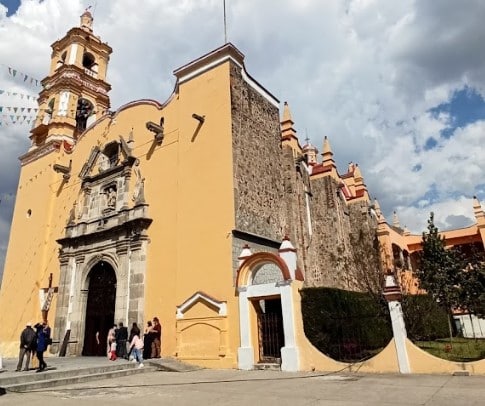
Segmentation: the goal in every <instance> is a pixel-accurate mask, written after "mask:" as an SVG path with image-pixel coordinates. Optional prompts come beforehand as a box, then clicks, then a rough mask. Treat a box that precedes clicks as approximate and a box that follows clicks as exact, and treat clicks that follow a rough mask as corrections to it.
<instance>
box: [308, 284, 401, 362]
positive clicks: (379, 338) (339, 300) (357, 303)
mask: <svg viewBox="0 0 485 406" xmlns="http://www.w3.org/2000/svg"><path fill="white" fill-rule="evenodd" d="M300 293H301V296H302V317H303V325H304V329H305V335H306V336H307V338H308V339H309V340H310V342H311V343H312V344H313V345H314V346H315V347H316V348H318V349H319V350H320V351H321V352H323V353H325V354H327V355H329V356H330V357H332V358H334V359H336V360H340V361H356V360H361V359H365V358H368V357H371V356H372V355H374V354H375V353H377V352H378V351H379V350H380V349H382V348H383V347H385V346H386V345H387V344H388V343H389V341H390V339H391V338H392V328H391V320H390V316H389V311H388V308H387V303H385V301H384V300H383V299H382V300H381V299H377V300H376V298H375V297H374V296H372V295H371V294H368V293H361V292H350V291H344V290H340V289H333V288H307V289H303V290H302V291H301V292H300Z"/></svg>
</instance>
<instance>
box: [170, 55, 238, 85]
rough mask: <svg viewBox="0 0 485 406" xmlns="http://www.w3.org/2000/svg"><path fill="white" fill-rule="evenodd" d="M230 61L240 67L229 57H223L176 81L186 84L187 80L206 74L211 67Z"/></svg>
mask: <svg viewBox="0 0 485 406" xmlns="http://www.w3.org/2000/svg"><path fill="white" fill-rule="evenodd" d="M229 60H232V61H233V62H234V63H235V64H236V65H238V66H240V67H241V65H240V64H239V63H238V62H237V61H236V60H235V59H234V58H233V57H231V56H230V55H225V56H223V57H221V58H219V59H216V60H215V61H213V62H211V63H208V64H207V65H204V66H201V67H200V68H199V69H195V70H194V71H192V72H190V73H187V74H186V75H184V76H181V77H180V78H179V80H178V82H179V84H182V83H184V82H187V81H188V80H190V79H192V78H193V77H195V76H197V75H200V74H201V73H204V72H207V71H208V70H210V69H212V68H213V67H215V66H217V65H220V64H221V63H223V62H225V61H229Z"/></svg>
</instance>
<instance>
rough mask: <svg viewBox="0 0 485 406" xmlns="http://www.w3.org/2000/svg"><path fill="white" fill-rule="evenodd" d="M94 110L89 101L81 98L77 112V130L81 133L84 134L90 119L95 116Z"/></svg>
mask: <svg viewBox="0 0 485 406" xmlns="http://www.w3.org/2000/svg"><path fill="white" fill-rule="evenodd" d="M93 110H94V106H93V104H92V103H91V102H90V101H89V100H87V99H83V98H79V100H78V101H77V110H76V129H77V130H78V131H79V132H82V131H84V130H85V129H86V123H87V121H88V117H89V116H90V115H91V114H93Z"/></svg>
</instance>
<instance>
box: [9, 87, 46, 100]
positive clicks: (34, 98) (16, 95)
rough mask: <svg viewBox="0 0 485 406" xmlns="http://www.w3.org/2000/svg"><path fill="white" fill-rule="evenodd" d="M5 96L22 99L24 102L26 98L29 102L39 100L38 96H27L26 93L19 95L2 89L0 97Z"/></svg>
mask: <svg viewBox="0 0 485 406" xmlns="http://www.w3.org/2000/svg"><path fill="white" fill-rule="evenodd" d="M2 94H5V95H7V96H11V97H20V98H21V99H22V100H23V99H24V98H25V99H27V100H34V101H36V100H37V97H38V96H37V95H32V94H26V93H19V92H10V91H8V90H3V89H0V95H2Z"/></svg>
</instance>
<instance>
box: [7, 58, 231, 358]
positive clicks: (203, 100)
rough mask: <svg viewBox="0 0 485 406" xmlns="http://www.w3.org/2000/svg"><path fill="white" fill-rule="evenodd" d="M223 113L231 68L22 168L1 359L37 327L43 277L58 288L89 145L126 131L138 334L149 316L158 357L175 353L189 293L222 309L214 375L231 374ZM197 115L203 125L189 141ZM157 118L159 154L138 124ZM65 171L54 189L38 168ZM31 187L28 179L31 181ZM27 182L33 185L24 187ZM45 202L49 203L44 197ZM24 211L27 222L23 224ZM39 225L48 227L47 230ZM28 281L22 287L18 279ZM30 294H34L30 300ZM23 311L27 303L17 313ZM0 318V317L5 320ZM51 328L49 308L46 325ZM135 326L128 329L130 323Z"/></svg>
mask: <svg viewBox="0 0 485 406" xmlns="http://www.w3.org/2000/svg"><path fill="white" fill-rule="evenodd" d="M230 106H231V104H230V90H229V63H225V64H223V65H220V66H218V67H216V68H213V69H212V70H210V71H208V72H206V73H204V74H202V75H199V76H197V77H195V78H193V79H192V80H190V81H188V82H186V83H183V84H182V85H180V86H179V89H178V93H176V94H174V95H173V96H172V98H171V99H170V101H169V102H168V103H167V104H166V105H165V106H163V107H161V106H160V105H158V104H157V103H154V102H151V101H140V102H134V103H131V104H129V105H127V106H125V107H123V108H121V109H120V110H119V112H118V113H117V114H116V115H115V117H114V118H113V119H112V120H111V119H110V118H107V117H105V118H104V119H102V120H100V121H99V122H98V123H97V125H95V126H94V127H92V128H91V129H89V130H88V131H87V132H86V133H84V135H83V136H82V137H81V138H80V139H79V141H78V143H77V145H76V146H75V149H74V151H73V152H72V154H67V153H65V152H63V151H62V152H61V153H57V152H53V153H51V154H50V155H48V156H47V157H44V158H42V159H40V160H37V161H34V162H32V163H30V164H28V165H26V166H25V167H23V168H22V173H21V180H20V185H21V187H22V189H21V190H20V191H19V194H18V197H17V205H16V209H15V214H14V222H13V224H12V233H11V238H10V249H9V252H8V257H7V262H6V267H5V277H4V285H3V286H2V291H1V294H0V303H1V304H2V305H3V306H2V309H5V308H8V309H19V310H20V311H15V312H4V311H2V315H0V318H1V324H2V326H3V328H2V330H1V332H0V341H1V344H0V345H1V351H2V353H3V354H5V355H6V353H8V354H9V355H14V353H13V351H12V350H6V348H7V347H9V348H15V352H16V351H17V350H16V348H17V347H18V336H19V334H20V332H21V330H22V328H23V326H24V325H25V322H26V321H28V320H31V319H39V318H40V305H39V300H38V292H37V290H38V287H39V286H41V285H42V286H44V285H45V286H47V278H48V275H49V273H50V272H52V273H53V275H54V281H53V284H54V286H57V284H58V281H59V261H58V258H57V252H58V248H59V245H58V244H57V242H56V239H58V238H61V237H63V236H64V227H65V225H66V223H67V220H68V218H69V212H70V210H71V208H72V205H73V203H74V201H75V200H76V199H77V198H78V195H79V191H80V186H81V184H80V182H81V180H80V179H79V177H78V174H79V173H80V171H81V168H82V167H83V165H84V164H85V162H86V161H87V159H88V157H89V155H90V152H91V149H92V147H93V146H95V145H99V146H101V147H102V146H103V145H105V144H106V143H108V142H110V141H112V140H119V135H123V136H124V138H125V140H128V135H129V133H130V131H131V129H133V135H134V151H133V153H134V155H135V156H136V157H137V158H138V159H139V160H140V163H139V169H140V171H141V174H142V177H144V178H146V180H145V198H146V201H147V203H148V204H149V209H148V215H149V217H151V218H152V219H153V223H152V224H151V226H150V227H149V229H148V235H149V238H150V243H149V244H148V252H147V270H146V279H145V318H146V320H138V323H139V324H140V325H144V324H145V323H146V321H147V320H149V319H152V318H153V317H154V316H158V317H159V318H160V321H161V324H162V327H163V348H162V352H163V355H174V354H175V352H176V323H175V317H174V315H175V309H176V306H177V305H180V304H181V303H183V302H184V301H185V300H186V299H187V298H189V297H190V296H191V295H193V294H194V293H195V292H196V291H199V290H200V291H203V292H205V293H206V294H208V295H210V296H211V297H214V298H215V299H216V300H219V301H227V307H228V315H229V316H228V318H227V320H228V321H227V323H228V331H229V336H228V337H227V341H228V344H229V348H231V349H232V350H233V351H232V352H231V351H228V352H227V353H226V354H225V356H224V357H221V360H222V364H221V365H220V366H226V367H234V366H236V359H235V349H236V348H237V346H238V344H239V324H238V310H237V300H236V297H235V294H234V287H233V281H232V235H231V230H232V229H233V228H234V198H233V178H232V176H233V170H232V134H231V110H230V109H231V107H230ZM193 113H197V114H199V115H204V116H205V122H204V123H203V125H202V126H201V127H200V129H199V130H198V132H197V133H196V129H197V126H198V123H199V122H198V121H197V120H195V119H193V118H192V114H193ZM161 116H163V117H164V118H165V126H164V128H165V138H164V141H163V143H162V145H160V146H156V145H155V144H154V143H153V139H154V138H153V133H151V132H149V131H148V130H147V129H146V127H145V124H146V122H147V121H153V122H155V123H158V122H159V120H160V117H161ZM53 159H55V162H57V163H60V164H62V165H66V166H67V165H68V164H69V160H72V176H71V179H70V180H69V182H68V183H67V184H65V185H63V187H62V188H60V185H61V182H62V175H61V174H59V173H55V172H54V171H53V170H52V167H46V162H47V161H49V162H51V161H53ZM39 172H40V174H39V175H37V177H36V178H34V175H35V174H37V173H39ZM30 178H32V180H30ZM46 193H48V195H46ZM28 207H32V210H33V215H32V217H31V218H30V219H26V218H25V212H26V211H27V208H28ZM46 222H47V224H46ZM26 273H28V277H27V278H26V277H24V276H23V275H24V274H26ZM33 286H35V290H34V291H33ZM24 303H28V304H27V305H24ZM4 314H5V315H4ZM54 318H55V303H53V305H52V306H51V310H50V314H49V319H50V320H51V322H52V323H53V321H54ZM133 321H134V320H128V322H129V323H131V322H133Z"/></svg>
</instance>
